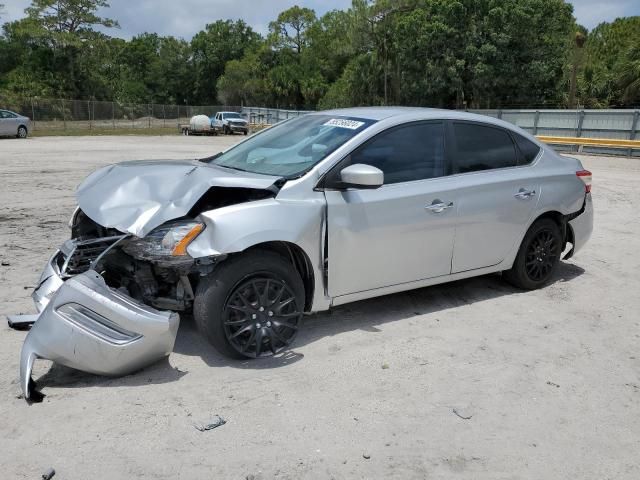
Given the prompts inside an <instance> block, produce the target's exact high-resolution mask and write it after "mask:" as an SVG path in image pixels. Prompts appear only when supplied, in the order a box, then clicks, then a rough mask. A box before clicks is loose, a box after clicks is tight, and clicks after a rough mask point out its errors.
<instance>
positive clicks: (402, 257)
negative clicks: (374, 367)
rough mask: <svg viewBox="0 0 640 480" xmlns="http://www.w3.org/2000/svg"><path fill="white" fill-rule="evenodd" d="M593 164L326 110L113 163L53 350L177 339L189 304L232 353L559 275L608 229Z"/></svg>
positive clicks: (519, 135)
mask: <svg viewBox="0 0 640 480" xmlns="http://www.w3.org/2000/svg"><path fill="white" fill-rule="evenodd" d="M590 189H591V173H590V172H588V171H586V170H585V169H584V168H583V167H582V165H581V163H580V162H579V161H578V160H576V159H573V158H567V157H563V156H560V155H558V154H557V153H556V152H554V151H553V150H552V149H551V148H549V147H547V146H546V145H543V144H541V143H540V142H538V141H537V140H536V139H535V138H534V137H532V136H531V135H529V134H527V133H525V132H524V131H522V130H520V129H519V128H517V127H515V126H513V125H511V124H509V123H505V122H502V121H500V120H496V119H493V118H489V117H484V116H478V115H473V114H468V113H461V112H454V111H444V110H431V109H419V108H353V109H346V110H334V111H325V112H317V113H311V114H308V115H305V116H302V117H299V118H296V119H292V120H289V121H286V122H283V123H281V124H279V125H277V126H274V127H272V128H270V129H267V130H264V131H262V132H261V133H259V134H256V135H254V136H252V137H250V138H248V139H247V140H245V141H244V142H241V143H239V144H238V145H236V146H234V147H232V148H230V149H229V150H227V151H226V152H224V153H221V154H218V155H214V156H212V157H210V158H205V159H202V160H200V161H175V162H127V163H122V164H118V165H111V166H107V167H104V168H102V169H100V170H98V171H96V172H94V173H93V174H91V175H90V176H89V177H88V178H87V179H86V180H85V181H84V182H83V183H82V184H81V185H80V187H79V188H78V191H77V199H78V205H79V207H78V209H77V210H76V211H75V213H74V215H73V217H72V219H71V222H70V226H71V237H72V238H71V239H70V240H68V241H67V242H66V243H65V244H64V245H62V246H61V247H60V249H59V250H58V251H57V252H56V253H55V254H54V256H53V257H52V259H51V261H50V262H49V264H48V265H47V266H46V269H45V272H44V273H43V275H42V278H41V280H40V282H39V284H38V287H37V288H36V289H35V291H34V294H33V298H34V300H35V303H36V306H37V308H38V310H39V311H40V312H41V313H40V316H39V318H38V319H37V321H36V322H35V324H34V326H33V328H32V329H31V331H30V332H29V335H28V337H27V339H26V341H25V345H24V347H23V351H22V361H21V381H22V387H23V390H24V392H25V397H27V398H29V395H30V392H31V391H32V383H31V382H32V380H31V368H32V365H33V361H34V360H35V359H36V358H39V357H41V358H48V359H52V360H54V361H57V362H60V363H63V364H65V365H68V366H71V367H74V368H79V369H81V370H86V371H89V372H94V373H99V374H107V375H109V374H112V375H116V374H117V375H119V374H122V373H126V372H127V371H131V370H134V369H136V368H140V367H141V366H143V365H145V364H147V363H149V362H150V361H153V360H155V359H157V358H159V357H161V356H163V355H168V354H169V352H170V351H171V350H172V348H173V342H174V340H175V334H176V331H177V325H178V321H179V319H178V314H177V313H176V312H188V313H192V314H193V317H194V319H195V322H196V324H197V326H198V328H199V329H200V330H201V332H202V333H203V334H204V335H205V336H206V337H207V338H208V339H209V340H210V342H211V343H212V344H213V345H214V347H215V348H216V349H218V350H219V351H220V352H221V353H223V354H225V355H228V356H230V357H236V358H244V357H250V358H255V357H265V356H270V355H275V354H277V353H279V352H281V351H283V350H284V349H286V348H288V347H289V345H291V343H292V341H293V340H294V338H295V336H296V334H297V333H298V331H299V329H300V328H301V326H302V318H303V315H304V314H305V313H309V312H318V311H322V310H327V309H329V308H331V307H332V306H335V305H341V304H345V303H348V302H353V301H357V300H362V299H366V298H371V297H376V296H380V295H386V294H390V293H394V292H399V291H403V290H409V289H414V288H420V287H425V286H428V285H434V284H438V283H443V282H449V281H452V280H459V279H463V278H468V277H473V276H478V275H485V274H489V273H495V272H502V275H503V277H504V278H505V280H507V281H508V282H510V283H511V284H513V285H515V286H516V287H518V288H522V289H535V288H539V287H542V286H544V285H545V284H547V283H548V282H549V281H550V280H552V279H553V275H554V271H555V270H556V268H557V266H558V263H559V262H560V260H561V255H563V254H564V258H569V257H571V256H572V255H573V254H574V253H575V252H577V251H578V250H579V249H580V248H582V247H583V246H584V244H585V242H586V241H587V240H588V238H589V236H590V235H591V231H592V227H593V207H592V201H591V194H590Z"/></svg>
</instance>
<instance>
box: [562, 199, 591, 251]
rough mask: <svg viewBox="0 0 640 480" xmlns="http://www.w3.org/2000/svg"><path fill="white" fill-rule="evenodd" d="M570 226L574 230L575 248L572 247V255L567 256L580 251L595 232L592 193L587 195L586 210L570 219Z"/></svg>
mask: <svg viewBox="0 0 640 480" xmlns="http://www.w3.org/2000/svg"><path fill="white" fill-rule="evenodd" d="M569 226H570V227H571V231H572V232H573V248H572V249H571V255H568V256H567V258H570V256H573V255H574V254H575V253H576V252H578V251H579V250H580V249H581V248H582V247H584V245H585V244H586V243H587V241H588V240H589V238H591V233H592V232H593V200H592V199H591V194H590V193H589V194H587V195H586V196H585V202H584V212H582V213H581V214H580V215H578V216H577V217H576V218H574V219H573V220H570V221H569Z"/></svg>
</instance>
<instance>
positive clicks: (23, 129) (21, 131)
mask: <svg viewBox="0 0 640 480" xmlns="http://www.w3.org/2000/svg"><path fill="white" fill-rule="evenodd" d="M17 137H18V138H27V127H23V126H20V127H18V135H17Z"/></svg>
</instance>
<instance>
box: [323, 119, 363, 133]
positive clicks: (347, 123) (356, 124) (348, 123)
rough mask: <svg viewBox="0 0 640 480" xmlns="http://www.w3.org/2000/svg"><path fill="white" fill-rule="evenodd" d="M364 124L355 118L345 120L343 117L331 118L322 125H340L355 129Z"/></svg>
mask: <svg viewBox="0 0 640 480" xmlns="http://www.w3.org/2000/svg"><path fill="white" fill-rule="evenodd" d="M363 125H364V122H358V121H357V120H347V119H344V118H332V119H331V120H329V121H328V122H327V123H325V124H324V126H327V127H340V128H348V129H349V130H357V129H359V128H360V127H361V126H363Z"/></svg>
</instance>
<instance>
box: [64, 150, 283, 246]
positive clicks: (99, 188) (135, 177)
mask: <svg viewBox="0 0 640 480" xmlns="http://www.w3.org/2000/svg"><path fill="white" fill-rule="evenodd" d="M277 180H278V177H273V176H267V175H259V174H254V173H249V172H241V171H238V170H231V169H227V168H222V167H217V166H215V165H210V164H206V163H202V162H199V161H197V160H184V161H134V162H124V163H119V164H116V165H109V166H107V167H103V168H101V169H99V170H96V171H95V172H93V173H92V174H91V175H89V176H88V177H87V178H86V179H85V181H84V182H82V183H81V184H80V186H79V187H78V190H77V192H76V196H77V199H78V205H79V206H80V208H81V209H82V211H83V212H84V213H85V214H86V215H87V216H88V217H89V218H91V219H92V220H93V221H94V222H96V223H98V224H100V225H102V226H103V227H107V228H116V229H118V230H120V231H121V232H128V233H132V234H133V235H135V236H137V237H144V236H145V235H147V234H148V233H149V232H150V231H151V230H153V229H154V228H156V227H158V226H160V225H162V224H163V223H165V222H167V221H169V220H173V219H175V218H179V217H182V216H184V215H186V214H187V213H188V212H189V210H190V209H191V207H193V205H195V203H196V202H197V201H198V200H199V199H200V197H202V195H204V194H205V193H206V192H207V190H209V189H210V188H211V187H241V188H255V189H269V188H270V187H272V186H273V184H274V183H275V182H276V181H277Z"/></svg>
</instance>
